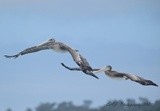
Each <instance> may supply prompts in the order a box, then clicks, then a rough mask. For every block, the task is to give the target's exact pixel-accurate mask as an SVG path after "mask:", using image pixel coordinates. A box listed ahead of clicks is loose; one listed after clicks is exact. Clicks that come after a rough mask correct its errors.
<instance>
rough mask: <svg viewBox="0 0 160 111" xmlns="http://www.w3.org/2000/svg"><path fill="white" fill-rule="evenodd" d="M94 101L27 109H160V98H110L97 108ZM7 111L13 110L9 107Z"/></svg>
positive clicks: (97, 110)
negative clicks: (124, 99)
mask: <svg viewBox="0 0 160 111" xmlns="http://www.w3.org/2000/svg"><path fill="white" fill-rule="evenodd" d="M91 105H92V101H90V100H85V101H84V102H83V104H82V105H74V104H73V103H72V102H62V103H54V102H53V103H49V102H46V103H41V104H39V105H38V106H37V107H35V108H34V109H32V108H27V109H26V111H160V100H156V101H155V102H154V103H151V102H150V101H149V100H148V99H147V98H142V97H140V98H139V102H136V101H135V99H127V100H126V101H122V100H110V101H107V102H106V104H104V105H102V106H99V107H97V108H92V107H91ZM6 111H13V110H12V109H10V108H8V109H7V110H6Z"/></svg>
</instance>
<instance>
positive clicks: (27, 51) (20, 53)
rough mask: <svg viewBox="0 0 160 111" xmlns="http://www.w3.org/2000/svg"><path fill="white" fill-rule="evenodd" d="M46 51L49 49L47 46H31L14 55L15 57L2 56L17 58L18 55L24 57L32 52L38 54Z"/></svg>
mask: <svg viewBox="0 0 160 111" xmlns="http://www.w3.org/2000/svg"><path fill="white" fill-rule="evenodd" d="M46 49H50V47H48V46H47V45H44V46H33V47H30V48H27V49H24V50H23V51H21V52H19V53H17V54H15V55H4V56H5V57H6V58H17V57H19V56H20V55H25V54H29V53H34V52H38V51H40V50H46Z"/></svg>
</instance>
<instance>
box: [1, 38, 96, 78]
mask: <svg viewBox="0 0 160 111" xmlns="http://www.w3.org/2000/svg"><path fill="white" fill-rule="evenodd" d="M48 49H53V50H54V51H56V52H69V53H70V54H71V56H72V58H73V60H74V61H75V62H76V64H77V65H78V66H79V68H80V69H81V71H82V72H84V73H85V74H87V75H91V76H93V77H95V78H97V79H98V77H97V76H96V75H94V74H93V73H92V72H91V71H92V68H91V66H90V65H89V64H88V62H87V60H86V59H85V58H83V57H82V56H81V55H80V54H79V53H78V50H75V49H73V48H71V47H69V46H68V45H66V44H64V43H61V42H56V41H55V39H54V38H51V39H49V40H47V41H45V42H43V43H41V44H39V45H37V46H33V47H30V48H26V49H24V50H23V51H21V52H19V53H17V54H15V55H4V56H5V57H6V58H17V57H19V56H20V55H21V56H22V55H25V54H29V53H34V52H38V51H41V50H48Z"/></svg>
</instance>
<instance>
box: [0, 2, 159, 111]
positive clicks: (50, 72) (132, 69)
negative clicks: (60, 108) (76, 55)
mask: <svg viewBox="0 0 160 111" xmlns="http://www.w3.org/2000/svg"><path fill="white" fill-rule="evenodd" d="M159 6H160V1H159V0H77V1H76V0H0V110H2V111H3V110H5V109H7V108H8V107H10V108H12V109H13V110H14V111H24V110H25V109H26V108H27V107H31V108H34V107H35V106H37V105H38V104H39V103H41V102H58V103H59V102H62V101H73V102H74V103H75V104H82V102H83V100H86V99H89V100H93V106H94V107H96V106H99V105H103V104H105V103H106V102H107V101H108V100H110V99H112V100H113V99H123V100H125V99H127V98H134V99H137V100H138V98H139V97H146V98H148V99H150V100H151V101H152V102H153V101H155V100H157V99H160V93H159V92H160V88H159V87H158V88H157V87H152V86H148V87H145V86H142V85H140V84H138V83H134V82H132V81H129V80H128V81H125V80H113V79H111V78H109V77H107V76H105V75H104V74H99V75H97V76H98V77H99V78H100V79H99V80H96V79H94V78H93V77H90V76H87V75H85V74H83V73H82V72H71V71H69V70H66V69H64V68H63V67H62V66H61V65H60V63H61V62H64V63H66V64H67V65H69V66H76V64H75V63H74V62H73V60H72V58H71V56H70V55H69V54H68V53H67V54H59V53H56V52H53V51H41V52H37V53H34V54H29V55H25V56H22V57H19V58H17V59H6V58H4V57H3V55H4V54H15V53H17V52H19V51H21V50H23V49H25V48H28V47H30V46H33V45H36V44H39V43H41V42H43V41H45V40H47V39H49V38H52V37H53V38H55V39H56V40H57V41H61V42H64V43H66V44H68V45H70V46H71V47H73V48H75V49H78V50H79V51H80V53H81V54H82V55H83V56H84V57H86V58H87V60H88V62H89V63H90V65H91V66H92V67H93V68H94V67H95V68H97V67H103V66H105V65H112V66H113V69H115V70H117V71H120V72H128V73H133V74H136V75H139V76H142V77H144V78H146V79H150V80H152V81H154V82H155V83H157V84H158V85H160V7H159Z"/></svg>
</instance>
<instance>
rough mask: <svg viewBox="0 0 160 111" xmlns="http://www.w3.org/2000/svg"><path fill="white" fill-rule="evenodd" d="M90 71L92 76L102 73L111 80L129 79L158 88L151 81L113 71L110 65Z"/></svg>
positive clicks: (76, 69)
mask: <svg viewBox="0 0 160 111" xmlns="http://www.w3.org/2000/svg"><path fill="white" fill-rule="evenodd" d="M61 65H62V66H63V67H65V68H67V69H69V70H74V71H81V69H80V68H71V67H68V66H66V65H65V64H64V63H61ZM92 71H93V73H94V74H97V73H101V72H104V73H105V75H106V76H109V77H111V78H124V79H125V80H128V79H130V80H131V81H134V82H137V83H139V84H141V85H145V86H149V85H152V86H157V87H158V85H157V84H156V83H154V82H152V81H151V80H147V79H144V78H142V77H140V76H137V75H134V74H128V73H121V72H117V71H113V70H112V67H111V66H110V65H109V66H106V67H104V68H96V69H92Z"/></svg>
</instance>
